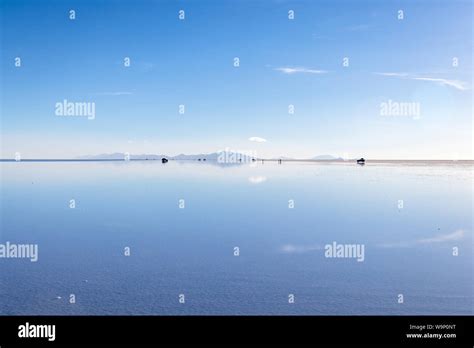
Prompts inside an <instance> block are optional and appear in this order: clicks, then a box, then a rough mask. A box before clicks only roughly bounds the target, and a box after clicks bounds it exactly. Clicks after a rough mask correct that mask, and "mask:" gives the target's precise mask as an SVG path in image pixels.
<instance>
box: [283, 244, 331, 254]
mask: <svg viewBox="0 0 474 348" xmlns="http://www.w3.org/2000/svg"><path fill="white" fill-rule="evenodd" d="M316 250H322V247H321V246H319V245H294V244H285V245H283V246H281V248H280V252H282V253H285V254H302V253H307V252H310V251H316Z"/></svg>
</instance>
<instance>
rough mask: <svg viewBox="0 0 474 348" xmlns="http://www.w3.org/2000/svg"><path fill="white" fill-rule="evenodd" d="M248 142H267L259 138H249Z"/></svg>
mask: <svg viewBox="0 0 474 348" xmlns="http://www.w3.org/2000/svg"><path fill="white" fill-rule="evenodd" d="M249 140H250V141H254V142H256V143H266V142H267V139H264V138H260V137H250V138H249Z"/></svg>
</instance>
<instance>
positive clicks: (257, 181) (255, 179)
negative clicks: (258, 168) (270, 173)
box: [249, 176, 267, 184]
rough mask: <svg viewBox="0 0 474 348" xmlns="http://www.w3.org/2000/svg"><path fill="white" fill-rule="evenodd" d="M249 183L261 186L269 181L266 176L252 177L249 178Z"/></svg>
mask: <svg viewBox="0 0 474 348" xmlns="http://www.w3.org/2000/svg"><path fill="white" fill-rule="evenodd" d="M249 181H250V182H251V183H252V184H261V183H262V182H265V181H267V177H266V176H251V177H249Z"/></svg>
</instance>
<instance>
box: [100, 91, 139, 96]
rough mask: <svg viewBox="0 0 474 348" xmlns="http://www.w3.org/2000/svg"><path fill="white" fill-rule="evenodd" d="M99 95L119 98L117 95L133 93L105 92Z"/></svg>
mask: <svg viewBox="0 0 474 348" xmlns="http://www.w3.org/2000/svg"><path fill="white" fill-rule="evenodd" d="M98 94H99V95H111V96H117V95H132V94H133V92H103V93H98Z"/></svg>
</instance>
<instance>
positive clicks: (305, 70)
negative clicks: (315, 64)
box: [274, 67, 327, 74]
mask: <svg viewBox="0 0 474 348" xmlns="http://www.w3.org/2000/svg"><path fill="white" fill-rule="evenodd" d="M274 70H276V71H280V72H282V73H284V74H296V73H304V74H326V73H327V71H326V70H316V69H309V68H303V67H280V68H275V69H274Z"/></svg>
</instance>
